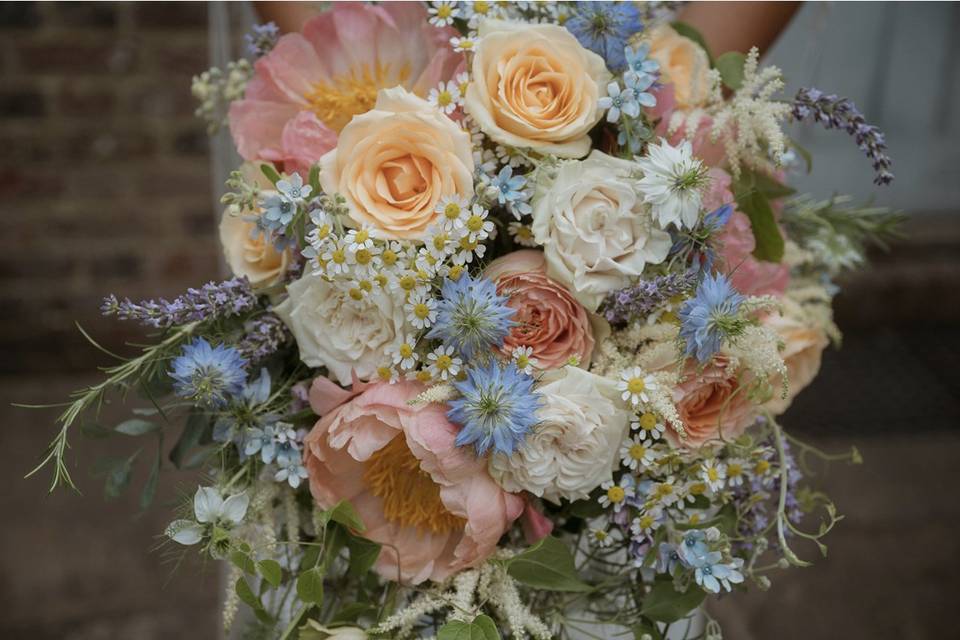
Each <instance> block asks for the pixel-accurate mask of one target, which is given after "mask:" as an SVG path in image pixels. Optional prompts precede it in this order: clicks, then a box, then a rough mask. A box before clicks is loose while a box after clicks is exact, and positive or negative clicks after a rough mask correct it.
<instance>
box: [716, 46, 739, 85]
mask: <svg viewBox="0 0 960 640" xmlns="http://www.w3.org/2000/svg"><path fill="white" fill-rule="evenodd" d="M746 60H747V56H745V55H743V54H742V53H740V52H739V51H727V52H726V53H724V54H723V55H721V56H720V57H719V58H717V60H716V62H714V65H713V66H714V67H716V69H717V71H719V72H720V79H721V80H723V84H725V85H726V86H727V87H728V88H730V89H733V90H734V91H736V90H737V89H739V88H740V87H742V86H743V64H744V62H746Z"/></svg>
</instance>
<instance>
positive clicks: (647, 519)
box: [640, 513, 655, 529]
mask: <svg viewBox="0 0 960 640" xmlns="http://www.w3.org/2000/svg"><path fill="white" fill-rule="evenodd" d="M654 522H655V520H654V519H653V516H651V515H650V514H649V513H647V514H644V515H642V516H640V528H641V529H649V528H650V527H652V526H653V523H654Z"/></svg>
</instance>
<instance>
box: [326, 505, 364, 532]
mask: <svg viewBox="0 0 960 640" xmlns="http://www.w3.org/2000/svg"><path fill="white" fill-rule="evenodd" d="M322 518H323V519H324V522H330V521H331V520H332V521H333V522H339V523H340V524H342V525H343V526H345V527H347V528H348V529H352V530H354V531H360V532H363V531H365V530H366V528H367V527H366V526H365V525H364V524H363V520H361V519H360V516H359V515H357V512H356V510H355V509H354V508H353V505H352V504H350V502H349V501H347V500H341V501H340V502H338V503H337V504H335V505H333V507H331V508H330V509H327V510H326V511H324V512H323V515H322Z"/></svg>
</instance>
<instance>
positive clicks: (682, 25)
mask: <svg viewBox="0 0 960 640" xmlns="http://www.w3.org/2000/svg"><path fill="white" fill-rule="evenodd" d="M670 26H671V27H673V30H674V31H676V32H677V33H679V34H680V35H682V36H683V37H684V38H689V39H690V40H693V41H694V42H696V43H697V44H698V45H700V48H701V49H703V50H704V51H706V52H707V58H708V59H709V60H710V66H711V67H712V66H713V54H712V53H710V47H708V46H707V41H706V40H705V39H704V38H703V34H702V33H700V32H699V31H697V30H696V29H694V28H693V27H692V26H690V25H689V24H687V23H686V22H680V21H679V20H677V21H675V22H671V23H670Z"/></svg>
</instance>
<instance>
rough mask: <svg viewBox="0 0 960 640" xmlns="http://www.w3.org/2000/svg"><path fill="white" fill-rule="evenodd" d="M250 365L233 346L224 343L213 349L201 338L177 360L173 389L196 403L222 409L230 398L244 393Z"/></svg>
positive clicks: (171, 373) (172, 376)
mask: <svg viewBox="0 0 960 640" xmlns="http://www.w3.org/2000/svg"><path fill="white" fill-rule="evenodd" d="M246 363H247V362H246V360H244V359H243V358H242V357H240V353H239V352H238V351H237V350H236V349H234V348H233V347H227V346H224V345H222V344H218V345H217V346H215V347H212V346H210V343H209V342H207V341H206V340H204V339H203V338H197V339H196V340H194V341H193V342H192V343H190V344H188V345H186V346H185V347H184V348H183V352H182V354H181V355H180V356H178V357H177V358H176V359H175V360H174V361H173V369H172V370H171V371H170V377H171V378H173V381H174V384H173V390H174V392H175V393H176V394H177V395H178V396H180V397H182V398H186V399H188V400H190V401H192V402H195V403H196V404H199V405H203V406H207V407H221V406H223V405H225V404H226V403H227V400H228V399H229V398H231V397H232V396H236V395H238V394H240V393H242V392H243V390H244V386H245V384H246V380H247V374H246V372H245V371H244V369H243V367H244V366H245V365H246Z"/></svg>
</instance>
